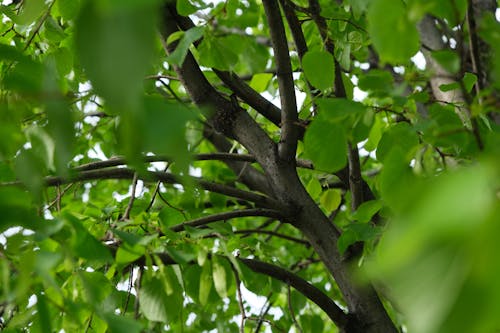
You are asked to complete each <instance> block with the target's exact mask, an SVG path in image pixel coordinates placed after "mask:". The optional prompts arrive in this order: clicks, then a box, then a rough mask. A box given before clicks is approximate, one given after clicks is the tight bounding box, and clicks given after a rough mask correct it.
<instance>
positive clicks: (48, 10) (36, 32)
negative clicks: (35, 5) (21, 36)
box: [23, 0, 56, 51]
mask: <svg viewBox="0 0 500 333" xmlns="http://www.w3.org/2000/svg"><path fill="white" fill-rule="evenodd" d="M55 3H56V1H55V0H54V1H52V2H51V3H50V5H49V6H48V8H47V10H46V11H45V13H44V14H43V16H42V17H41V18H40V19H39V20H38V22H37V23H36V25H35V27H34V28H33V31H32V33H31V36H30V37H29V39H28V41H27V42H26V45H24V48H23V51H25V50H26V49H27V48H28V47H29V46H30V44H31V42H33V39H35V36H36V35H37V34H38V32H39V31H40V29H41V28H42V25H43V23H44V22H45V20H46V19H47V17H49V15H50V11H51V10H52V6H54V4H55Z"/></svg>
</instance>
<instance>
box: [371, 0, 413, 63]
mask: <svg viewBox="0 0 500 333" xmlns="http://www.w3.org/2000/svg"><path fill="white" fill-rule="evenodd" d="M367 17H368V32H369V33H370V36H371V38H372V42H373V46H374V47H375V49H376V50H377V52H378V53H379V54H380V58H381V60H382V61H386V62H389V63H392V64H399V63H405V62H407V61H408V60H409V59H410V57H412V56H413V55H414V54H415V53H417V51H418V48H419V38H418V32H417V28H416V25H415V23H413V22H410V20H409V19H408V16H407V12H406V9H405V7H404V4H403V2H401V1H393V0H374V1H371V2H370V7H369V8H368V14H367Z"/></svg>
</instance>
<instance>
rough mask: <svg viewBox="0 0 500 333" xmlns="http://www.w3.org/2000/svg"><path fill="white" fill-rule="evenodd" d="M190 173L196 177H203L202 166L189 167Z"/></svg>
mask: <svg viewBox="0 0 500 333" xmlns="http://www.w3.org/2000/svg"><path fill="white" fill-rule="evenodd" d="M189 175H190V176H194V177H201V168H194V167H192V166H190V167H189Z"/></svg>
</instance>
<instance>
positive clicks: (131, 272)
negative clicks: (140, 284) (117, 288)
mask: <svg viewBox="0 0 500 333" xmlns="http://www.w3.org/2000/svg"><path fill="white" fill-rule="evenodd" d="M129 274H130V276H129V278H128V287H127V299H126V300H125V306H124V308H123V315H124V314H125V313H126V312H127V308H128V303H129V302H130V295H131V294H132V287H133V285H134V265H132V266H130V273H129Z"/></svg>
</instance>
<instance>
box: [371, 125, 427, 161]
mask: <svg viewBox="0 0 500 333" xmlns="http://www.w3.org/2000/svg"><path fill="white" fill-rule="evenodd" d="M418 142H419V141H418V135H417V133H415V131H414V130H413V129H412V128H411V126H410V125H408V124H407V123H398V124H395V125H393V126H391V127H389V128H388V129H387V130H386V131H385V132H384V134H383V135H382V138H381V139H380V141H379V143H378V147H377V158H378V159H379V160H381V161H384V159H385V158H386V156H387V155H388V153H389V152H390V151H391V149H393V148H394V147H396V146H397V147H400V148H401V150H402V151H404V152H406V154H407V158H406V161H408V162H409V161H410V160H411V158H412V152H413V149H414V148H415V147H416V146H417V145H418Z"/></svg>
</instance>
